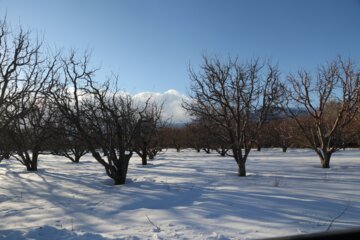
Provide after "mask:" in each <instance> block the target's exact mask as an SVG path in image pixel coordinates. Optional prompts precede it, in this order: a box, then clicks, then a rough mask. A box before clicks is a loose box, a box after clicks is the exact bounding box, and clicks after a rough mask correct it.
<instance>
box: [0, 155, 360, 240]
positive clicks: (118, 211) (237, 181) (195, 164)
mask: <svg viewBox="0 0 360 240" xmlns="http://www.w3.org/2000/svg"><path fill="white" fill-rule="evenodd" d="M359 156H360V151H358V150H346V151H341V152H338V153H335V154H334V156H333V158H332V160H331V168H330V169H322V168H320V163H319V160H318V157H317V156H316V155H315V153H314V152H312V151H311V150H301V149H290V150H289V151H288V152H287V153H282V152H281V150H280V149H264V150H262V151H261V152H257V151H252V152H251V153H250V156H249V159H248V163H247V171H248V176H247V177H245V178H240V177H238V176H237V175H236V173H237V168H236V164H235V161H234V160H233V159H232V158H230V157H220V156H219V155H218V154H217V153H212V154H206V153H203V152H201V153H196V152H195V151H193V150H190V149H187V150H182V151H181V152H180V153H177V152H176V151H175V150H173V149H169V150H167V151H164V152H161V153H160V154H159V155H158V156H156V159H155V160H153V161H149V165H147V166H142V165H141V160H140V158H138V157H133V158H132V159H131V160H130V162H131V163H130V166H129V172H128V182H127V183H126V184H125V185H121V186H114V185H112V180H111V179H109V178H108V177H107V176H106V174H105V172H104V169H103V167H102V166H101V165H100V164H98V163H97V162H96V161H95V160H94V159H93V158H92V157H91V156H90V155H87V156H85V157H83V158H82V159H81V160H80V161H81V162H80V163H79V164H74V163H71V162H70V161H68V160H66V159H65V158H62V157H59V156H52V155H41V156H40V157H39V158H40V159H39V171H38V172H37V173H30V172H27V171H26V169H25V167H24V166H22V165H20V164H19V163H17V162H15V161H14V160H4V161H3V162H1V163H0V182H1V185H0V219H1V221H0V239H90V240H92V239H206V240H210V239H257V238H266V237H275V236H283V235H294V234H301V233H312V232H319V231H326V230H327V228H328V227H329V225H330V224H331V221H332V220H333V219H335V218H336V220H335V221H334V222H333V223H332V224H331V230H335V229H345V228H351V227H359V226H360V161H359ZM338 216H339V217H338Z"/></svg>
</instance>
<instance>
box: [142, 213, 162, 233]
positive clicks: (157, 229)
mask: <svg viewBox="0 0 360 240" xmlns="http://www.w3.org/2000/svg"><path fill="white" fill-rule="evenodd" d="M145 216H146V218H147V220H148V221H149V223H150V224H151V225H153V227H154V228H155V229H154V231H155V232H160V231H161V229H160V227H159V226H157V225H156V224H155V223H153V222H152V221H151V220H150V218H149V217H148V215H146V214H145Z"/></svg>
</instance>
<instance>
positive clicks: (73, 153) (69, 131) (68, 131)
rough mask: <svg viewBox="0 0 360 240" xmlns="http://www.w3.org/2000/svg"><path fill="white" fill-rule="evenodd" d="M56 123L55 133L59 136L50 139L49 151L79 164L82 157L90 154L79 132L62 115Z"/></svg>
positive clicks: (58, 116)
mask: <svg viewBox="0 0 360 240" xmlns="http://www.w3.org/2000/svg"><path fill="white" fill-rule="evenodd" d="M55 121H56V125H57V126H56V127H55V129H54V132H56V133H57V134H56V136H54V137H53V138H52V139H50V143H49V144H48V149H49V150H50V151H51V153H52V154H54V155H58V156H63V157H66V158H67V159H70V161H72V162H73V163H79V162H80V159H81V157H83V156H84V155H85V154H87V153H88V152H89V151H88V149H87V148H86V145H85V143H84V141H83V140H82V138H81V136H80V134H79V132H78V131H77V129H76V128H75V127H73V126H72V124H70V123H69V122H68V121H66V119H64V118H63V117H62V115H61V114H58V115H57V119H56V120H55Z"/></svg>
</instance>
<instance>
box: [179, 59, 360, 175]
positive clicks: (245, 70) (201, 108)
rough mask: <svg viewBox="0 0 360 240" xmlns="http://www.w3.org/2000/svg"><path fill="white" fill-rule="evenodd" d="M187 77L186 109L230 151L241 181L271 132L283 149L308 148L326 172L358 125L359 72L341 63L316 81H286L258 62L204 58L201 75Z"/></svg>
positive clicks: (303, 77)
mask: <svg viewBox="0 0 360 240" xmlns="http://www.w3.org/2000/svg"><path fill="white" fill-rule="evenodd" d="M190 76H191V79H192V86H191V92H192V95H191V101H190V102H187V103H184V108H185V109H187V110H188V111H189V113H190V114H191V115H192V116H193V117H194V118H195V119H196V120H197V121H199V122H201V123H202V124H203V125H204V126H205V127H206V128H207V129H208V130H209V131H210V132H212V134H213V135H214V136H216V139H217V140H220V141H221V142H222V143H223V144H225V145H227V146H228V147H229V148H230V149H231V154H229V155H231V156H233V157H234V159H235V161H236V163H237V165H238V173H239V176H246V168H245V163H246V160H247V157H248V154H249V152H250V149H251V147H253V146H254V145H258V146H261V145H263V144H264V143H263V142H264V140H266V139H267V138H268V137H269V135H270V134H273V133H272V132H269V130H272V131H275V136H276V135H277V136H278V137H279V139H278V140H280V141H281V144H280V146H282V147H284V148H286V147H288V146H289V144H290V142H289V140H290V139H293V140H294V142H296V143H297V144H299V145H300V146H305V147H310V148H312V149H313V150H314V151H315V152H316V153H317V155H318V156H319V158H320V162H321V166H322V167H323V168H329V167H330V159H331V155H332V154H333V153H334V152H336V151H337V150H339V149H340V148H342V147H344V146H345V145H346V143H347V142H348V143H349V141H350V139H351V138H352V137H350V135H353V134H352V133H353V132H354V131H353V130H354V129H356V128H353V127H354V126H356V125H358V122H359V120H358V118H359V113H358V112H359V101H360V71H359V69H357V68H356V66H355V64H354V63H353V62H352V61H350V60H346V61H344V60H343V59H342V58H341V57H338V58H337V59H336V60H334V61H332V62H330V63H328V64H327V65H324V66H322V67H320V68H319V69H318V70H317V73H316V75H315V77H313V76H312V75H311V74H310V73H309V72H306V71H299V72H298V73H297V74H292V75H289V76H288V77H287V79H286V81H280V80H279V71H278V68H277V67H276V66H272V65H270V64H263V63H261V62H260V61H259V60H254V61H250V62H246V63H239V62H238V60H237V59H235V60H233V59H229V60H228V61H226V62H221V61H220V60H219V59H218V58H213V59H208V58H207V57H204V60H203V65H202V66H201V70H200V71H199V72H194V71H193V70H191V71H190ZM350 124H351V125H350ZM271 126H272V127H271ZM296 140H297V141H296ZM204 144H206V143H204Z"/></svg>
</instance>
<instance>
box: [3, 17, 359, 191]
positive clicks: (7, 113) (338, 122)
mask: <svg viewBox="0 0 360 240" xmlns="http://www.w3.org/2000/svg"><path fill="white" fill-rule="evenodd" d="M96 72H97V69H96V68H93V67H91V64H90V57H89V55H88V54H84V55H83V56H81V57H80V56H79V55H78V54H77V53H76V52H75V51H71V52H70V53H69V54H63V53H56V54H53V53H51V51H49V50H48V49H46V48H45V47H44V46H43V45H42V44H41V43H39V42H38V41H36V40H33V39H32V36H31V33H30V32H26V31H23V30H22V29H20V30H19V31H12V30H11V29H10V28H9V27H8V25H7V24H6V21H2V22H0V74H1V76H0V113H1V115H0V161H1V159H3V158H8V157H10V156H13V157H14V158H15V159H17V160H18V161H20V162H21V163H22V164H24V165H25V166H26V168H27V169H28V170H29V171H36V170H37V160H38V155H39V154H40V153H44V152H51V153H53V154H59V155H63V156H65V157H67V158H69V159H70V160H72V161H73V162H78V161H79V159H80V158H81V156H83V155H84V154H85V153H87V152H89V153H91V155H92V156H93V157H94V158H95V159H96V160H97V161H98V162H99V164H101V165H102V166H103V167H104V169H105V171H106V173H107V175H108V176H109V177H110V178H112V179H113V180H114V183H115V184H124V183H125V180H126V175H127V171H128V164H129V160H130V158H131V157H132V155H133V153H134V152H135V153H137V154H138V155H139V156H140V157H141V159H142V163H143V164H147V159H149V158H150V159H151V158H153V157H154V156H155V155H156V153H157V152H158V151H160V150H161V149H162V148H164V147H175V148H176V149H178V151H179V150H180V148H181V147H183V146H184V145H187V146H191V147H194V148H195V149H197V150H198V151H200V149H203V150H205V151H206V152H210V150H211V149H216V150H217V151H218V152H219V154H221V155H222V156H225V155H228V156H232V157H233V158H234V159H235V162H236V164H237V166H238V174H239V176H246V161H247V159H248V155H249V153H250V150H251V148H253V147H254V146H257V147H258V148H261V147H262V146H275V145H276V144H277V143H278V145H277V146H280V147H283V149H284V150H286V148H287V147H289V146H290V145H291V144H296V146H302V147H311V148H312V149H314V151H316V153H317V154H318V155H319V157H320V160H321V165H322V166H323V167H324V168H328V167H330V158H331V155H332V153H334V152H335V151H337V150H338V149H339V148H340V147H344V146H345V145H346V144H350V139H354V137H353V135H354V134H353V132H354V131H353V130H354V129H357V128H355V127H354V126H357V125H356V123H357V122H359V121H358V120H357V118H358V109H359V94H360V92H359V91H360V90H359V89H360V88H359V87H360V85H359V84H360V79H359V78H360V73H359V70H358V69H356V66H355V65H354V64H353V63H352V62H351V61H343V60H342V59H341V58H337V59H336V60H335V61H333V62H331V63H329V64H328V65H326V66H323V67H321V68H319V70H318V72H317V74H316V76H315V78H313V77H312V75H311V74H310V73H308V72H306V71H300V72H299V73H298V74H296V75H289V76H288V77H287V80H286V81H285V82H284V81H280V73H279V70H278V67H277V66H273V65H271V64H268V63H266V64H265V63H263V62H262V61H261V60H259V59H256V60H252V61H248V62H245V63H241V62H240V61H238V60H237V59H229V60H227V61H221V60H220V59H219V58H213V59H209V58H207V57H204V59H203V64H202V65H201V66H200V70H199V71H195V70H193V69H190V78H191V79H192V85H191V89H190V90H191V96H190V98H191V101H188V102H184V103H183V107H184V108H185V109H186V110H187V111H188V112H189V113H190V115H191V116H192V117H193V119H192V120H193V121H192V122H191V123H189V124H188V125H187V126H186V127H185V128H171V127H168V126H165V125H164V123H163V121H162V119H161V112H162V106H161V105H157V104H155V103H153V102H151V99H148V101H146V102H145V103H142V104H139V103H134V101H133V99H132V98H131V97H130V96H129V95H127V94H125V93H124V92H122V91H120V89H119V87H118V80H117V77H116V76H111V77H110V78H109V79H107V80H106V81H104V82H101V83H98V82H96V81H95V80H94V79H95V74H96ZM184 139H185V141H187V142H188V143H185V141H184ZM189 141H190V143H189ZM269 142H271V144H269Z"/></svg>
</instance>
